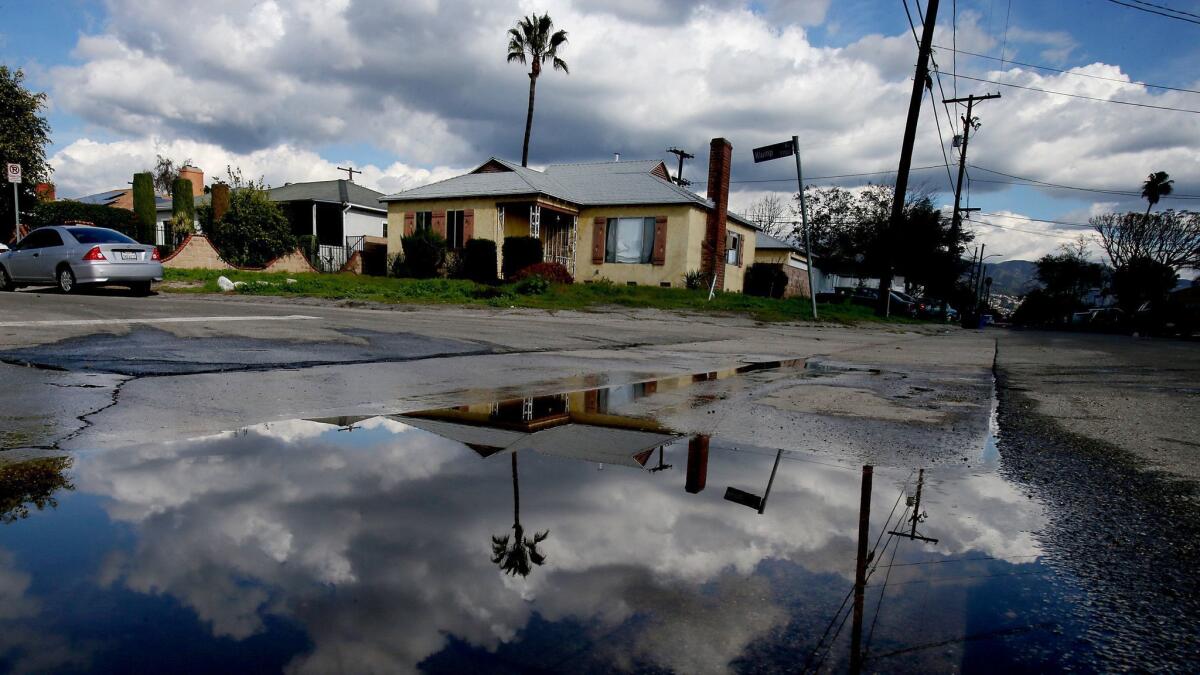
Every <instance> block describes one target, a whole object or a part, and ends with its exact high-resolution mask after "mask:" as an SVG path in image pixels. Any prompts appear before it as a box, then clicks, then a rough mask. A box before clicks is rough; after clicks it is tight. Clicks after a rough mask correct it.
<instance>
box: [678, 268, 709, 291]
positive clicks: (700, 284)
mask: <svg viewBox="0 0 1200 675" xmlns="http://www.w3.org/2000/svg"><path fill="white" fill-rule="evenodd" d="M683 287H684V288H686V289H688V290H689V291H696V290H700V289H701V288H704V273H703V272H701V271H700V270H692V271H691V272H688V273H687V274H684V275H683Z"/></svg>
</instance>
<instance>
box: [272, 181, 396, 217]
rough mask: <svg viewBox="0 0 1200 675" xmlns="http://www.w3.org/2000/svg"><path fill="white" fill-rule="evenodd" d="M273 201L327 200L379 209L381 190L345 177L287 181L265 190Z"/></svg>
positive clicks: (334, 202)
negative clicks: (366, 186)
mask: <svg viewBox="0 0 1200 675" xmlns="http://www.w3.org/2000/svg"><path fill="white" fill-rule="evenodd" d="M267 194H268V196H269V197H270V198H271V201H273V202H310V201H311V202H329V203H333V204H352V205H354V206H358V207H362V208H365V209H374V210H376V211H378V210H380V207H379V202H380V201H381V200H380V198H381V197H383V193H382V192H376V191H375V190H372V189H370V188H365V187H363V186H361V185H359V184H357V183H352V182H350V181H348V180H346V179H345V178H341V179H338V180H319V181H312V182H309V183H289V184H287V185H283V186H281V187H277V188H271V189H270V190H267Z"/></svg>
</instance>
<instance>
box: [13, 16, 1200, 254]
mask: <svg viewBox="0 0 1200 675" xmlns="http://www.w3.org/2000/svg"><path fill="white" fill-rule="evenodd" d="M1153 2H1154V4H1158V5H1165V6H1168V7H1171V8H1173V9H1176V10H1182V11H1185V12H1192V13H1194V14H1196V15H1198V16H1200V0H1161V1H1160V0H1153ZM919 4H920V6H921V7H922V8H923V7H924V5H925V0H923V1H922V2H920V3H919ZM1127 4H1137V3H1127ZM917 5H918V3H917V2H916V0H909V8H910V11H911V12H912V13H913V19H914V21H915V22H917V29H918V31H919V29H920V18H919V16H918V14H917V12H918V11H919V10H918V8H917ZM544 11H548V12H549V13H550V14H551V16H552V17H553V18H554V20H555V23H556V25H557V26H558V27H560V28H563V29H565V30H567V31H568V34H569V42H568V45H567V46H566V47H565V49H564V50H563V51H562V54H561V56H562V58H564V59H565V60H566V61H567V63H568V64H569V65H570V74H563V73H560V72H552V71H547V72H546V73H545V74H544V75H543V76H542V77H541V78H540V79H539V80H538V87H537V106H536V112H535V119H534V129H533V139H532V142H531V147H530V164H531V165H532V166H535V167H540V166H545V165H546V164H552V163H557V162H576V161H597V160H605V159H610V158H611V157H612V156H613V153H614V152H619V153H621V156H622V158H625V159H646V158H661V159H663V160H665V161H667V163H668V166H669V167H671V169H672V171H674V168H675V159H674V157H673V156H672V155H669V154H668V153H666V149H667V148H668V147H671V146H677V147H681V148H684V149H686V150H689V151H691V152H692V153H694V154H695V155H696V158H695V159H694V160H691V161H690V162H689V163H688V165H687V167H686V168H685V171H684V175H685V177H686V178H690V179H693V180H695V181H697V182H696V184H695V185H694V186H693V188H694V189H696V190H697V191H698V192H700V193H701V194H703V193H704V191H705V189H706V186H705V185H704V184H703V183H702V181H703V180H704V179H705V178H706V177H707V161H708V157H707V155H708V147H709V141H710V139H712V138H714V137H724V138H727V139H728V140H729V141H730V142H731V143H732V144H733V146H734V162H735V163H734V167H733V172H732V181H733V184H732V186H731V189H732V194H731V196H730V202H731V206H732V207H733V208H734V209H735V210H745V209H747V208H748V207H749V205H750V204H751V203H753V202H754V201H755V200H757V199H759V198H761V197H762V196H763V195H764V194H766V193H768V192H777V193H778V194H779V195H780V196H781V197H784V198H790V197H791V195H792V193H793V192H794V186H795V171H794V165H793V163H792V162H790V161H786V160H779V161H775V162H770V163H764V164H758V165H756V164H754V163H753V161H752V158H751V152H750V151H751V149H752V148H754V147H757V146H760V145H766V144H770V143H775V142H779V141H783V140H787V139H788V138H790V137H791V136H792V135H797V136H799V137H800V147H801V154H802V159H803V163H804V171H805V175H806V177H807V180H806V183H809V184H814V185H835V184H836V185H841V186H844V187H854V186H856V185H863V184H865V183H867V182H876V183H880V182H883V183H890V182H893V181H894V180H895V174H894V172H895V170H896V167H897V165H898V162H899V154H900V146H901V140H902V135H903V131H904V123H905V113H906V110H907V105H908V100H909V96H910V93H911V88H912V76H913V67H914V64H915V62H916V45H915V41H914V37H913V33H912V32H911V29H910V27H909V23H908V19H907V18H906V14H905V6H904V3H903V2H902V1H901V0H895V1H892V0H886V1H885V0H869V1H868V0H842V1H840V2H830V0H810V1H808V0H795V1H792V2H787V1H784V0H754V1H752V2H745V1H740V0H713V1H712V2H707V3H694V2H687V1H684V0H539V1H538V2H526V1H524V0H455V1H450V0H403V1H400V0H288V1H287V2H283V1H281V0H279V1H277V0H257V1H250V0H212V1H209V2H204V3H177V2H170V1H167V0H0V16H3V17H4V21H3V22H0V62H2V63H4V64H6V65H9V66H11V67H19V68H22V69H23V70H24V71H25V73H26V75H27V80H26V83H27V85H28V86H30V87H31V88H32V89H34V90H37V91H45V92H46V93H47V94H48V95H49V111H48V119H49V121H50V124H51V126H52V129H53V135H52V140H53V144H52V147H51V148H50V150H49V154H50V162H51V164H52V166H53V168H54V181H55V183H56V184H57V186H58V193H59V195H60V196H65V197H74V196H82V195H85V194H90V193H95V192H100V191H103V190H108V189H113V188H117V187H121V186H124V185H125V184H126V183H127V182H128V181H129V180H130V176H131V175H132V174H133V173H134V172H136V171H139V170H145V169H148V168H149V167H151V166H153V164H154V161H155V157H156V155H164V156H167V157H171V158H173V159H175V160H176V161H182V160H185V159H190V160H192V162H193V163H194V164H196V165H198V166H200V167H201V168H202V169H204V170H205V172H206V174H207V175H209V176H210V177H212V176H216V175H222V174H224V172H225V167H226V166H227V165H232V166H237V167H240V168H241V169H243V171H244V172H245V173H246V174H247V175H262V176H264V177H265V178H266V180H267V182H268V183H270V184H274V185H280V184H282V183H284V182H300V181H307V180H325V179H332V178H337V177H339V176H344V175H345V174H344V173H342V172H339V171H337V169H336V167H338V166H348V165H353V166H355V167H358V168H360V169H362V170H363V172H364V173H363V174H362V175H361V176H358V177H356V180H357V181H358V182H360V183H362V184H364V185H367V186H369V187H373V188H376V189H379V190H381V191H383V192H395V191H398V190H402V189H406V188H411V187H416V186H418V185H421V184H424V183H427V182H430V181H433V180H440V179H443V178H447V177H450V176H453V175H456V174H458V173H462V172H464V171H466V170H469V169H471V168H473V167H475V166H477V165H479V164H480V163H482V162H483V161H484V160H486V159H487V158H488V157H491V156H498V157H503V158H508V159H513V160H519V159H520V154H521V140H522V135H523V132H524V121H525V110H526V103H527V96H528V83H529V80H528V76H527V71H526V70H524V69H522V67H521V66H519V65H516V64H509V63H507V62H506V61H505V58H504V56H505V54H506V37H505V33H506V30H507V29H508V28H509V27H510V26H512V25H513V23H514V22H515V21H516V20H517V19H518V18H519V17H521V16H523V15H526V14H530V13H533V12H538V13H541V12H544ZM921 11H923V9H922V10H921ZM1195 20H1196V21H1198V22H1200V18H1196V19H1195ZM1198 37H1200V23H1190V22H1187V21H1182V20H1174V19H1168V18H1165V17H1162V16H1158V15H1155V14H1151V13H1148V12H1143V11H1137V10H1135V9H1132V8H1129V7H1125V6H1121V5H1118V4H1116V3H1114V2H1110V1H1108V0H1069V1H1065V2H1052V3H1047V2H1038V1H1035V0H942V2H941V7H940V9H939V12H938V24H937V29H936V31H935V34H934V44H935V45H937V48H936V49H935V54H934V59H935V61H936V62H937V65H938V72H939V77H938V79H937V80H936V81H935V87H934V92H935V94H936V96H931V95H930V94H929V92H926V94H925V100H924V101H923V103H922V108H921V118H920V123H919V127H918V132H917V138H916V145H915V150H914V155H913V162H912V166H913V167H932V168H920V169H919V170H914V171H913V173H912V178H911V179H910V185H911V186H913V187H917V188H922V189H925V190H928V191H930V192H932V193H933V194H934V199H935V201H936V202H937V203H938V205H939V206H949V205H951V204H952V203H953V199H954V195H953V177H954V176H953V175H952V172H948V171H947V169H946V167H945V166H944V165H945V164H946V157H949V159H950V161H951V162H952V163H956V162H957V150H955V149H954V148H953V147H951V138H952V136H953V135H954V134H955V130H957V129H961V121H960V120H959V118H960V117H961V116H962V115H963V113H964V112H965V111H964V110H963V109H962V108H961V107H959V106H955V105H953V104H952V105H945V104H942V103H941V99H942V91H943V90H944V91H945V94H946V96H947V97H953V96H955V95H956V94H957V95H959V96H965V95H967V94H971V93H974V94H984V93H994V92H999V93H1000V94H1001V95H1002V98H1000V99H998V100H990V101H985V102H982V103H980V104H978V105H977V106H976V109H975V114H976V115H977V117H978V120H979V122H980V126H979V129H978V131H977V132H973V133H972V136H971V140H970V146H969V153H968V176H969V181H968V185H967V188H964V193H969V199H968V195H967V194H964V204H968V203H969V205H970V206H971V207H978V208H980V209H981V211H980V212H979V213H977V214H973V215H972V220H973V222H972V224H971V230H972V231H973V232H974V233H975V234H976V241H975V244H981V243H982V244H986V246H987V251H988V253H989V254H991V253H995V254H997V256H996V257H995V258H992V259H990V260H989V262H997V261H1002V260H1007V259H1026V260H1029V259H1034V258H1037V257H1038V256H1040V255H1042V254H1044V253H1047V252H1052V251H1054V250H1055V249H1056V248H1057V247H1058V246H1060V245H1061V244H1064V243H1070V242H1072V241H1073V240H1074V239H1076V238H1077V237H1078V236H1079V235H1080V234H1086V233H1088V232H1089V230H1087V229H1086V227H1084V225H1085V224H1086V221H1087V219H1088V218H1089V217H1090V216H1092V215H1095V214H1097V213H1104V212H1108V211H1114V210H1117V211H1124V210H1138V211H1142V210H1144V209H1145V206H1146V204H1145V202H1144V201H1143V200H1141V199H1140V197H1139V196H1138V192H1139V191H1140V186H1141V182H1142V181H1143V180H1145V178H1146V176H1147V175H1148V174H1150V173H1152V172H1154V171H1160V170H1161V171H1167V172H1168V173H1170V174H1171V177H1172V178H1174V179H1175V184H1174V188H1175V192H1176V194H1177V195H1178V196H1177V197H1175V198H1169V199H1164V200H1163V201H1162V202H1161V203H1160V205H1159V207H1158V208H1177V209H1185V208H1196V206H1194V205H1198V203H1197V201H1196V198H1200V71H1197V69H1196V68H1195V64H1196V63H1197V62H1200V40H1198V39H1197V38H1198ZM955 47H957V50H958V52H957V53H956V52H955V51H954V48H955ZM963 52H972V53H974V54H978V55H982V56H970V55H968V54H965V53H963ZM1031 66H1047V67H1050V68H1056V69H1059V70H1064V71H1067V72H1055V71H1053V70H1047V69H1039V68H1034V67H1031ZM955 75H958V76H959V77H957V78H956V77H955ZM967 77H973V78H979V79H984V80H992V81H994V82H999V83H1005V84H1011V85H1019V86H1021V87H1034V88H1038V89H1044V90H1050V91H1054V92H1060V93H1065V94H1073V95H1075V97H1069V96H1063V95H1052V94H1046V93H1042V92H1038V91H1031V90H1029V89H1020V88H1016V87H1010V86H1004V85H1003V84H994V83H986V82H980V81H977V80H970V79H966V78H967ZM1139 83H1141V84H1139ZM1146 84H1153V85H1162V86H1163V87H1173V88H1175V89H1165V88H1158V87H1149V86H1145V85H1146ZM1179 89H1183V90H1192V91H1178V90H1179ZM1080 96H1085V97H1090V98H1092V99H1102V100H1101V101H1095V100H1088V99H1085V98H1078V97H1080ZM1112 101H1124V102H1128V103H1137V104H1140V106H1133V105H1124V104H1118V103H1113V102H1112ZM1145 106H1157V108H1155V107H1145ZM1159 108H1178V109H1185V110H1190V111H1193V112H1181V111H1177V110H1163V109H1159ZM935 110H936V121H935ZM939 127H940V129H939ZM943 150H944V151H945V153H946V154H943ZM952 168H956V167H952ZM868 172H876V173H872V174H871V175H866V176H849V177H842V178H829V177H831V176H844V175H845V174H863V173H868ZM889 172H890V173H889ZM1005 174H1007V175H1005ZM1014 177H1016V178H1014ZM1031 181H1039V182H1041V183H1053V184H1056V185H1060V186H1070V187H1075V188H1085V189H1084V190H1077V189H1064V188H1061V187H1049V186H1044V185H1036V184H1034V183H1031ZM1014 182H1015V183H1022V185H1014V184H1013V183H1014ZM968 188H969V190H968ZM1089 190H1101V191H1102V192H1092V191H1089ZM1112 192H1117V193H1132V194H1112ZM1043 221H1057V222H1043ZM1093 251H1096V249H1095V248H1094V247H1093ZM1095 255H1097V256H1098V255H1099V253H1098V251H1096V252H1095Z"/></svg>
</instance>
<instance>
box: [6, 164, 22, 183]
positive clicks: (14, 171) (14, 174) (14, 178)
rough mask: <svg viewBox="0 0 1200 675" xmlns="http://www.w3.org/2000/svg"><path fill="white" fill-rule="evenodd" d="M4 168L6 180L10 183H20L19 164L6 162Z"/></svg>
mask: <svg viewBox="0 0 1200 675" xmlns="http://www.w3.org/2000/svg"><path fill="white" fill-rule="evenodd" d="M4 169H5V171H4V173H5V175H7V176H8V182H10V183H20V182H21V165H20V164H7V165H5V167H4Z"/></svg>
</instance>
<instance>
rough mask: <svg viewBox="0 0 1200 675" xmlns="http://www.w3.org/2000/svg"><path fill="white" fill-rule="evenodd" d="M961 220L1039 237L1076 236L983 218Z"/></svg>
mask: <svg viewBox="0 0 1200 675" xmlns="http://www.w3.org/2000/svg"><path fill="white" fill-rule="evenodd" d="M963 222H966V223H974V224H975V225H982V226H984V227H995V228H999V229H1001V230H1011V231H1013V232H1024V233H1025V234H1032V235H1036V236H1039V237H1054V238H1057V239H1075V238H1076V235H1069V234H1054V233H1053V232H1038V231H1036V230H1023V229H1021V228H1019V227H1011V226H1009V225H997V224H996V223H989V222H986V221H983V220H975V219H972V218H968V219H965V220H964V221H963Z"/></svg>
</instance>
